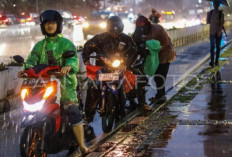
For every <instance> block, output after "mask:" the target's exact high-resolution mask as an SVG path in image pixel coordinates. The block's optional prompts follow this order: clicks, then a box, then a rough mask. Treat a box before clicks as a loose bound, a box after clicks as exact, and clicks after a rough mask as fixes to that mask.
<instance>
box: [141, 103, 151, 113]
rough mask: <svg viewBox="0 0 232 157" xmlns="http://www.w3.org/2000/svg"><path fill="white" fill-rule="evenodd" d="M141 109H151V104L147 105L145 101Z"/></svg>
mask: <svg viewBox="0 0 232 157" xmlns="http://www.w3.org/2000/svg"><path fill="white" fill-rule="evenodd" d="M143 109H144V110H146V111H151V110H152V108H151V106H149V105H148V104H147V103H145V104H143Z"/></svg>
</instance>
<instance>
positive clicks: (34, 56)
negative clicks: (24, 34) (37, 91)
mask: <svg viewBox="0 0 232 157" xmlns="http://www.w3.org/2000/svg"><path fill="white" fill-rule="evenodd" d="M40 22H41V25H40V26H41V31H42V33H43V35H45V38H44V39H43V40H41V41H39V42H38V43H37V44H36V45H35V46H34V48H33V49H32V51H31V53H30V54H29V56H28V58H27V60H26V67H27V68H30V67H33V66H35V65H37V64H48V62H49V58H50V57H51V55H52V57H54V58H55V59H58V58H60V57H61V56H62V54H63V53H64V52H65V51H75V52H77V50H76V47H75V46H74V44H73V43H72V42H71V41H70V40H68V39H66V38H63V37H62V35H61V34H60V33H61V32H62V22H63V18H62V16H61V15H60V13H59V12H57V11H55V10H46V11H44V12H42V13H41V15H40ZM48 52H50V53H48ZM58 62H59V65H61V73H62V74H63V75H64V76H63V77H62V78H61V85H62V87H61V104H63V106H64V109H66V110H67V111H68V113H69V114H68V115H69V121H70V123H71V124H72V126H73V132H74V135H75V137H76V139H77V141H78V144H79V147H80V150H81V152H82V153H83V154H86V153H88V151H89V150H88V148H87V147H86V146H85V144H84V130H83V123H82V121H83V120H82V114H81V113H80V110H79V105H78V100H77V93H76V86H77V79H76V74H77V72H78V70H79V67H78V62H79V60H78V56H77V54H76V55H75V56H73V57H71V58H68V59H60V60H58ZM24 68H25V67H24ZM71 69H73V71H74V72H73V73H72V74H68V73H69V72H70V70H71ZM67 74H68V75H67ZM22 75H23V71H20V72H19V73H18V77H22Z"/></svg>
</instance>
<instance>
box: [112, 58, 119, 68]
mask: <svg viewBox="0 0 232 157" xmlns="http://www.w3.org/2000/svg"><path fill="white" fill-rule="evenodd" d="M120 64H121V62H120V60H114V61H113V63H112V66H113V67H115V68H117V67H119V65H120Z"/></svg>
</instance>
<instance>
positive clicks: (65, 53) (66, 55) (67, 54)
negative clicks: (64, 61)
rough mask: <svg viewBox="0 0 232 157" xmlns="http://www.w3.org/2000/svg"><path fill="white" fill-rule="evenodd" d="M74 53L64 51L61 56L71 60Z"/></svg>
mask: <svg viewBox="0 0 232 157" xmlns="http://www.w3.org/2000/svg"><path fill="white" fill-rule="evenodd" d="M75 54H76V52H75V51H66V52H64V53H63V54H62V58H71V57H73V56H75Z"/></svg>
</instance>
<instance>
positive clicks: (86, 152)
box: [80, 147, 90, 157]
mask: <svg viewBox="0 0 232 157" xmlns="http://www.w3.org/2000/svg"><path fill="white" fill-rule="evenodd" d="M80 151H81V156H83V157H84V156H86V155H88V154H89V153H90V150H89V148H87V147H84V148H82V149H81V148H80Z"/></svg>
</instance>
